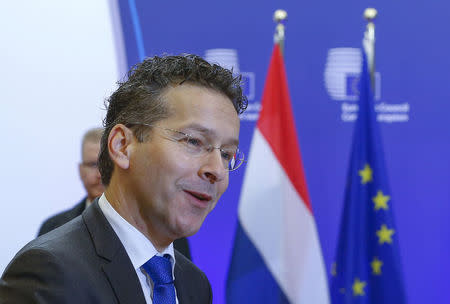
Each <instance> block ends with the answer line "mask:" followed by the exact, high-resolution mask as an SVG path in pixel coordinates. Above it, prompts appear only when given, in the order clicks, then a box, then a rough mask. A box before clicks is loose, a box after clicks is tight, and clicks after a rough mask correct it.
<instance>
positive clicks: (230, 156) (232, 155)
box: [221, 151, 234, 161]
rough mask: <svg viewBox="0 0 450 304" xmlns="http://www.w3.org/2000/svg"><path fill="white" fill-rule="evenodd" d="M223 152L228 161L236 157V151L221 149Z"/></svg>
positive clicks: (223, 156)
mask: <svg viewBox="0 0 450 304" xmlns="http://www.w3.org/2000/svg"><path fill="white" fill-rule="evenodd" d="M221 153H222V158H223V159H224V160H226V161H231V160H232V159H233V157H234V152H230V151H221Z"/></svg>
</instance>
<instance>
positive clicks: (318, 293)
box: [238, 128, 329, 303]
mask: <svg viewBox="0 0 450 304" xmlns="http://www.w3.org/2000/svg"><path fill="white" fill-rule="evenodd" d="M249 160H250V161H249V162H248V163H247V168H246V173H245V178H244V183H243V187H242V192H241V193H242V194H241V199H240V204H239V211H238V213H239V219H240V222H241V225H242V228H243V229H244V231H245V232H246V233H247V236H248V237H249V239H250V240H251V241H252V243H253V244H254V246H255V247H256V249H257V250H258V252H259V253H260V254H261V256H262V257H263V259H264V261H265V263H266V265H267V267H268V269H269V270H270V272H271V273H272V275H273V276H274V278H275V280H276V281H277V282H278V284H279V286H280V288H281V289H282V290H283V292H284V293H285V294H286V296H287V298H288V299H289V301H290V302H291V303H329V298H328V287H327V279H326V272H325V267H324V265H323V259H322V254H321V249H320V245H319V239H318V235H317V230H316V226H315V221H314V217H313V216H312V214H311V212H310V211H309V209H308V208H307V207H306V205H305V204H304V202H303V201H302V199H301V197H300V196H299V194H298V192H297V191H296V190H295V188H294V187H293V185H292V183H291V182H290V180H289V178H288V176H287V175H286V173H285V172H284V170H283V168H282V167H281V165H280V163H279V162H278V160H277V158H276V157H275V155H274V154H273V152H272V150H271V149H270V146H269V144H268V143H267V141H266V140H265V138H264V137H263V136H262V134H261V133H260V131H259V129H258V128H256V129H255V134H254V136H253V140H252V145H251V148H250V155H249Z"/></svg>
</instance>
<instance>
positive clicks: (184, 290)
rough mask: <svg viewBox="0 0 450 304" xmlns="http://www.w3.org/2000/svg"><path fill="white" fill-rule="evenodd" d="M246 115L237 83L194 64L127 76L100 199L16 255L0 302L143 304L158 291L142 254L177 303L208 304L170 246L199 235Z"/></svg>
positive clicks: (104, 155) (234, 161)
mask: <svg viewBox="0 0 450 304" xmlns="http://www.w3.org/2000/svg"><path fill="white" fill-rule="evenodd" d="M245 107H246V98H245V97H244V96H243V95H242V89H241V87H240V77H234V76H233V75H232V73H231V72H230V71H228V70H225V69H223V68H221V67H219V66H217V65H211V64H209V63H207V62H206V61H204V60H203V59H201V58H199V57H197V56H194V55H184V56H166V57H162V58H161V57H154V58H148V59H146V60H145V61H144V62H143V63H141V64H139V65H138V66H136V67H134V68H133V70H132V71H131V72H130V74H129V77H128V80H127V81H125V82H124V83H120V84H119V88H118V89H117V90H116V92H114V93H113V94H112V96H111V97H110V98H109V100H108V109H107V114H106V118H105V120H104V126H105V132H104V134H103V137H102V142H101V152H100V156H99V168H100V172H101V177H102V182H103V184H104V185H105V187H106V188H105V192H104V194H103V195H102V196H101V197H100V198H97V199H96V200H94V202H93V203H92V205H91V206H90V207H89V208H87V209H86V210H85V211H83V214H82V216H79V217H76V218H75V219H74V220H72V221H70V222H69V223H67V224H65V225H63V226H61V227H59V228H56V229H54V230H52V231H50V232H49V233H46V234H44V235H42V236H41V237H38V238H37V239H35V240H33V241H31V242H30V243H28V244H27V245H26V246H25V247H24V248H22V249H21V250H20V251H19V252H18V253H17V254H16V256H15V257H14V258H13V260H12V261H11V262H10V264H9V265H8V266H7V268H6V270H5V272H4V273H3V275H2V277H1V279H0V303H77V304H78V303H96V304H98V303H133V304H134V303H138V304H139V303H141V304H143V303H151V302H152V299H151V297H152V295H153V293H154V292H159V291H158V290H153V283H152V280H151V279H149V276H148V275H147V274H146V273H145V269H144V268H143V267H142V265H144V264H145V261H144V262H143V263H142V264H141V263H138V264H137V266H136V257H135V255H136V254H137V253H139V252H138V251H139V249H140V248H143V247H145V248H150V251H151V252H155V253H154V255H155V256H162V255H163V254H164V256H165V257H168V259H169V260H170V263H171V264H172V269H173V271H172V276H173V277H174V286H175V292H176V298H177V300H178V303H180V304H186V303H188V304H189V303H192V304H194V303H195V304H201V303H212V293H211V287H210V284H209V281H208V279H207V278H206V276H205V275H204V273H203V272H202V271H200V270H199V269H198V268H197V267H196V266H195V265H194V264H192V262H190V261H189V260H188V259H186V258H184V256H183V255H181V254H179V253H178V251H176V250H175V251H174V250H173V247H172V246H173V245H172V242H173V241H174V240H175V239H178V238H181V237H186V236H189V235H192V234H194V233H196V232H197V231H198V229H199V228H200V227H201V224H202V223H203V221H204V219H205V217H206V216H207V214H208V213H209V212H210V211H211V210H212V209H213V208H214V207H215V205H216V203H217V201H218V199H219V198H220V196H221V195H222V194H223V192H224V191H225V190H226V188H227V186H228V181H229V170H233V169H236V168H237V166H239V165H240V164H241V163H242V161H243V155H242V153H240V151H239V150H238V148H237V145H238V138H239V116H238V114H239V113H241V112H242V111H243V110H244V109H245ZM237 156H239V157H237ZM125 230H126V231H127V232H129V233H131V234H132V235H133V236H138V237H137V238H133V237H130V238H127V237H126V234H124V231H125ZM136 239H139V240H140V241H141V242H137V241H136ZM133 248H134V249H136V251H133V250H132V249H133ZM140 253H141V254H142V253H143V255H144V258H145V259H147V257H146V256H145V255H146V253H147V250H144V251H143V252H142V251H141V252H140ZM152 255H153V253H152ZM148 258H152V257H148ZM218 262H220V261H218ZM133 263H134V264H133ZM168 284H170V283H168ZM171 288H172V290H173V287H171ZM172 303H173V302H172ZM154 304H157V303H154Z"/></svg>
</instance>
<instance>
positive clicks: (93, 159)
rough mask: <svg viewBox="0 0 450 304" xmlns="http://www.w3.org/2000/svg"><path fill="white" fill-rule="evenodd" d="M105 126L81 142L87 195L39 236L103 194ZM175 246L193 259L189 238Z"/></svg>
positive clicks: (47, 223)
mask: <svg viewBox="0 0 450 304" xmlns="http://www.w3.org/2000/svg"><path fill="white" fill-rule="evenodd" d="M102 134H103V128H92V129H89V130H88V131H86V133H85V134H84V135H83V140H82V142H81V163H80V164H79V165H78V172H79V175H80V179H81V181H82V183H83V187H84V189H85V190H86V197H84V198H83V199H82V200H81V201H80V202H78V203H77V204H76V205H75V206H74V207H72V208H71V209H69V210H65V211H63V212H60V213H58V214H55V215H53V216H51V217H50V218H48V219H47V220H45V222H44V223H42V226H41V228H39V232H38V236H41V235H43V234H44V233H47V232H49V231H51V230H53V229H55V228H58V227H59V226H62V225H64V224H65V223H67V222H69V221H71V220H73V219H74V218H76V217H77V216H79V215H81V213H83V211H84V209H86V208H87V207H88V206H89V205H90V204H91V203H92V201H93V200H94V199H95V198H96V197H99V196H100V195H102V193H103V191H104V190H105V188H104V187H103V184H102V180H101V176H100V171H99V170H98V155H99V154H100V140H101V138H102ZM173 246H174V248H175V249H176V250H178V251H179V252H180V253H182V254H183V255H184V256H185V257H187V258H188V259H190V260H191V251H190V248H189V242H188V240H187V238H181V239H177V240H175V241H174V243H173Z"/></svg>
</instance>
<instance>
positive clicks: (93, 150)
mask: <svg viewBox="0 0 450 304" xmlns="http://www.w3.org/2000/svg"><path fill="white" fill-rule="evenodd" d="M99 151H100V143H97V142H92V141H87V142H85V143H84V146H83V153H82V154H83V155H82V157H83V160H82V163H81V164H80V165H79V171H80V177H81V181H82V182H83V185H84V188H85V189H86V192H87V196H88V199H89V200H93V199H94V198H96V197H97V196H100V195H101V194H102V193H103V191H104V188H103V184H102V182H101V177H100V172H99V171H98V167H97V159H98V153H99Z"/></svg>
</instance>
